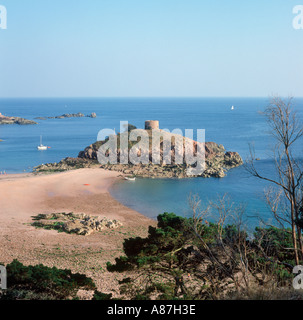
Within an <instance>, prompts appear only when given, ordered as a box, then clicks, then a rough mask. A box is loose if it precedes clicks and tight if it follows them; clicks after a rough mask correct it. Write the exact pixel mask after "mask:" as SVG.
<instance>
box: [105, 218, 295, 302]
mask: <svg viewBox="0 0 303 320" xmlns="http://www.w3.org/2000/svg"><path fill="white" fill-rule="evenodd" d="M290 244H291V237H290V235H289V232H288V230H282V229H278V228H273V227H270V228H256V230H255V234H254V238H253V239H249V238H248V235H247V233H246V232H245V231H243V230H241V227H240V226H238V225H226V226H222V225H221V224H216V223H205V222H203V221H202V220H199V219H198V220H196V221H195V220H194V219H186V218H182V217H178V216H176V215H175V214H173V213H164V214H162V215H159V216H158V226H157V227H156V228H154V227H150V228H149V234H148V236H147V237H146V238H139V237H138V238H131V239H126V240H125V242H124V252H125V256H121V257H120V258H117V259H116V261H115V264H111V263H107V269H108V270H109V271H110V272H125V271H130V272H131V271H133V274H135V276H132V277H126V278H125V279H124V280H123V281H120V291H121V294H123V295H124V298H127V299H134V300H140V299H220V298H227V297H230V296H235V295H237V296H238V297H240V296H243V297H244V296H246V298H248V294H249V292H250V291H251V289H252V288H253V287H255V288H261V287H263V288H264V287H265V286H266V285H270V286H271V288H273V287H275V288H282V287H285V286H289V285H290V284H291V279H292V266H294V265H295V260H294V258H295V257H294V252H293V251H292V250H289V249H287V248H290V247H289V245H290ZM270 290H271V289H270Z"/></svg>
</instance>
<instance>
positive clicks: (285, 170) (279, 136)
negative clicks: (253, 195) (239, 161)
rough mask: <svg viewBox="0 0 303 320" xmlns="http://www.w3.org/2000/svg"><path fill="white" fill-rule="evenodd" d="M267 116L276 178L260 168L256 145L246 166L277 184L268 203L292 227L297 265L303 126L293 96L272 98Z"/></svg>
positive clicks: (302, 253)
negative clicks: (297, 151) (297, 149)
mask: <svg viewBox="0 0 303 320" xmlns="http://www.w3.org/2000/svg"><path fill="white" fill-rule="evenodd" d="M264 115H265V117H266V119H267V122H268V125H269V127H270V129H271V134H272V135H273V137H274V138H275V141H276V145H275V147H274V150H273V157H274V162H275V168H276V173H277V174H276V177H275V178H271V177H268V176H265V175H263V174H262V173H261V172H259V171H258V169H257V168H256V166H255V155H254V150H253V148H251V150H250V151H251V152H250V153H251V155H250V158H249V159H248V160H247V161H246V169H247V170H248V172H249V173H250V174H252V175H253V176H254V177H257V178H259V179H262V180H265V181H268V182H270V183H271V184H272V185H273V186H275V187H276V188H275V189H271V190H269V191H268V192H267V194H266V198H267V202H268V203H269V205H270V208H271V211H272V212H273V214H274V217H275V218H276V220H277V221H278V222H279V224H280V225H285V223H287V224H289V225H290V226H291V235H292V243H293V251H294V256H295V261H296V264H297V265H298V264H299V261H300V260H303V243H302V227H303V225H302V223H301V221H302V209H301V208H302V200H303V199H302V181H303V180H302V179H303V167H302V160H300V159H299V158H298V157H296V156H295V155H294V153H293V150H294V148H295V146H297V145H298V141H299V140H300V139H301V138H302V136H303V126H302V124H301V123H300V121H299V118H298V116H297V113H296V112H295V111H294V110H293V98H288V99H282V98H280V97H273V98H272V100H271V102H270V104H269V106H268V107H267V108H266V110H265V112H264ZM284 204H286V205H284ZM298 246H299V248H298Z"/></svg>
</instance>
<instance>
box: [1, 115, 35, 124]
mask: <svg viewBox="0 0 303 320" xmlns="http://www.w3.org/2000/svg"><path fill="white" fill-rule="evenodd" d="M1 124H19V125H28V124H37V122H35V121H32V120H27V119H24V118H20V117H7V116H4V115H2V114H1V113H0V125H1Z"/></svg>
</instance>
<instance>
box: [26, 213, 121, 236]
mask: <svg viewBox="0 0 303 320" xmlns="http://www.w3.org/2000/svg"><path fill="white" fill-rule="evenodd" d="M33 218H34V220H35V222H33V223H32V226H34V227H38V228H44V229H54V230H58V231H63V232H66V233H74V234H78V235H82V236H88V235H90V234H92V233H93V232H99V231H102V230H104V229H115V228H118V227H120V226H122V223H121V222H120V221H118V220H110V219H108V218H101V217H98V216H91V215H88V214H84V213H81V214H76V213H73V212H71V213H51V214H39V215H37V216H35V217H33Z"/></svg>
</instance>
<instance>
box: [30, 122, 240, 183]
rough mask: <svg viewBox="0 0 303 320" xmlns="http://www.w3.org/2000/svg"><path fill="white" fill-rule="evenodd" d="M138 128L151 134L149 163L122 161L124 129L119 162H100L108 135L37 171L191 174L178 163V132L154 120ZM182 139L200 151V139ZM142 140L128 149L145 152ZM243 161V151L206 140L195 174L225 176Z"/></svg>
mask: <svg viewBox="0 0 303 320" xmlns="http://www.w3.org/2000/svg"><path fill="white" fill-rule="evenodd" d="M131 127H132V130H137V133H139V134H140V130H142V131H146V132H147V133H148V135H149V138H150V141H149V145H150V149H149V155H148V157H149V163H148V164H136V165H134V164H132V163H128V164H120V161H119V160H120V155H121V153H122V150H120V147H119V146H120V139H122V138H123V137H124V138H126V136H128V137H129V134H130V131H126V132H123V133H118V134H117V141H118V148H117V158H118V164H104V165H101V164H99V163H98V155H97V154H98V150H99V148H100V147H101V146H102V145H104V144H105V143H106V142H108V139H109V138H107V139H105V140H103V141H97V142H95V143H93V144H91V145H90V146H88V147H87V148H85V149H84V150H83V151H80V152H79V155H78V158H66V159H63V160H61V161H60V162H59V163H50V164H44V165H41V166H38V167H36V168H34V171H35V172H55V171H66V170H72V169H78V168H89V167H94V166H99V167H101V168H103V169H106V170H112V171H117V172H121V173H122V174H127V175H134V176H138V177H144V178H188V175H187V173H186V169H188V168H189V167H190V166H189V165H187V164H185V162H184V164H177V163H175V157H176V149H177V148H176V140H175V137H176V136H177V135H175V137H174V135H173V134H171V133H168V132H166V131H164V130H161V129H159V128H157V125H156V127H150V123H149V122H147V123H146V125H145V130H143V129H133V126H131ZM152 134H159V135H160V136H161V137H162V140H161V139H160V141H161V142H160V145H159V153H160V163H159V164H154V163H152V148H151V137H152ZM163 137H165V138H166V139H167V138H168V139H170V140H171V148H170V151H171V160H172V161H171V163H170V164H167V163H166V162H165V158H164V155H163ZM181 139H183V147H185V145H186V144H192V145H193V149H194V152H195V151H197V144H198V142H196V141H194V140H191V139H189V138H185V137H183V136H181ZM137 143H138V142H137V141H135V142H132V141H129V144H128V151H129V150H130V149H133V148H135V150H136V151H135V152H137V153H138V154H139V153H140V152H141V150H140V149H139V148H138V149H136V144H137ZM242 164H243V160H242V158H241V157H240V155H239V154H238V153H237V152H231V151H226V150H225V148H224V146H222V145H218V144H217V143H215V142H206V143H205V170H204V172H203V173H202V174H200V175H197V176H194V177H204V178H207V177H217V178H222V177H224V176H225V175H226V172H227V171H228V170H229V169H231V168H234V167H237V166H240V165H242Z"/></svg>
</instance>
